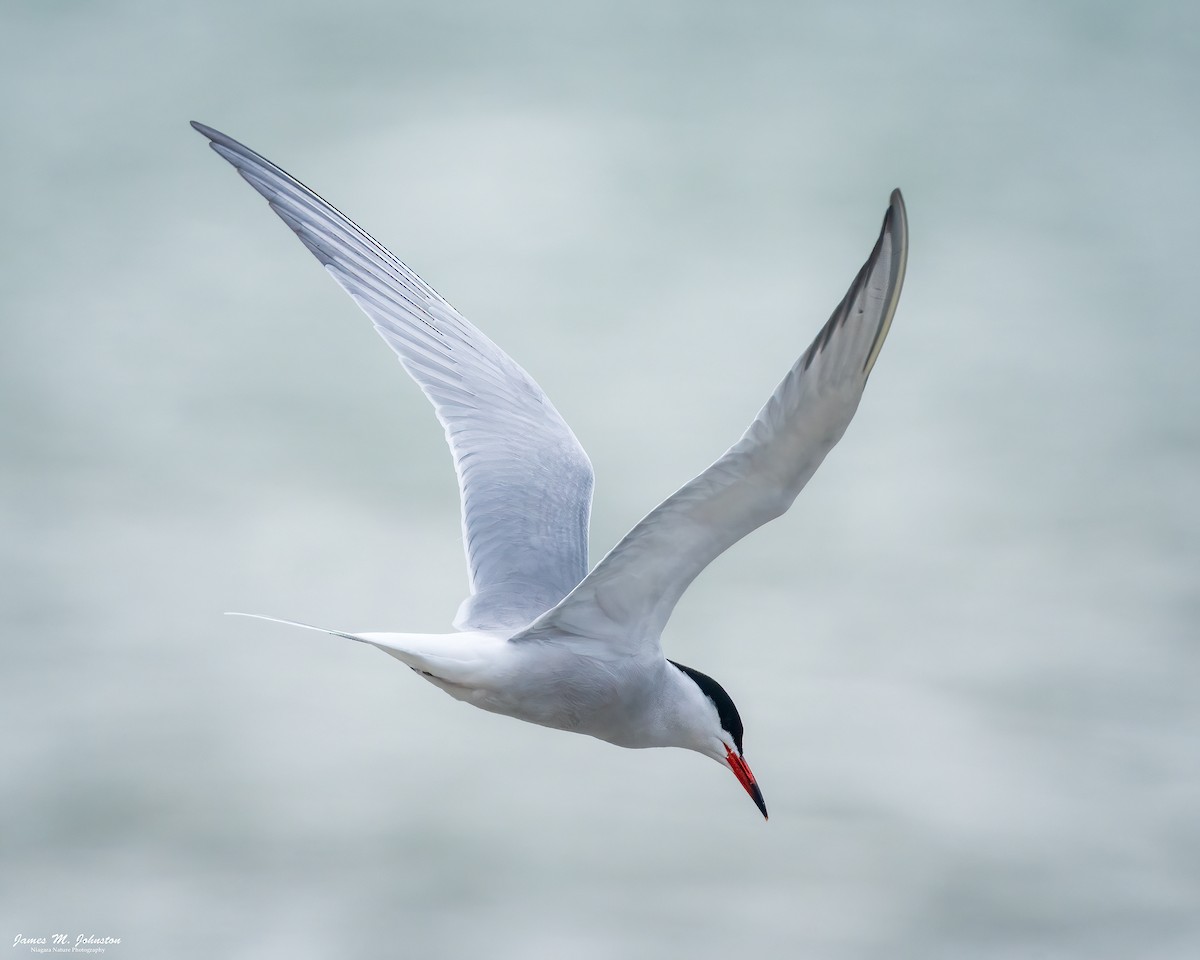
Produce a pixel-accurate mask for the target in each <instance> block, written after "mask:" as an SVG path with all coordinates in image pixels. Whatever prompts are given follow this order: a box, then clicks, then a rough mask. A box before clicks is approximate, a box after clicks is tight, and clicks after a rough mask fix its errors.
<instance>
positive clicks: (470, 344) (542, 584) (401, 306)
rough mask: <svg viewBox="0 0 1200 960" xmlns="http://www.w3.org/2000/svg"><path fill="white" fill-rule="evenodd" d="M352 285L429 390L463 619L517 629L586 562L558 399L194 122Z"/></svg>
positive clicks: (397, 270) (267, 169)
mask: <svg viewBox="0 0 1200 960" xmlns="http://www.w3.org/2000/svg"><path fill="white" fill-rule="evenodd" d="M192 126H193V127H195V128H196V130H198V131H199V132H200V133H202V134H203V135H204V136H205V137H207V138H208V139H209V141H210V146H211V147H212V148H213V149H214V150H215V151H216V152H217V153H219V154H220V155H221V156H222V157H224V158H225V159H226V160H228V161H229V162H230V163H231V164H233V166H234V167H236V168H237V171H238V173H240V174H241V175H242V177H243V178H244V179H245V180H246V182H248V183H249V184H250V186H252V187H254V189H255V190H257V191H258V192H259V193H261V194H262V195H263V196H264V197H266V199H267V201H268V202H269V203H270V205H271V209H272V210H274V211H275V212H276V213H277V214H278V215H279V217H280V219H282V220H283V221H284V222H285V223H286V224H287V225H288V226H289V227H291V228H292V230H293V231H295V233H296V236H298V237H299V238H300V240H301V242H302V243H303V244H304V245H305V246H306V247H308V249H309V250H310V251H312V253H313V255H314V256H316V258H317V259H318V260H320V261H321V263H322V264H324V266H325V269H326V270H328V271H329V273H330V275H331V276H332V277H333V279H334V280H336V281H337V282H338V283H339V284H340V285H341V286H342V288H343V289H344V290H345V291H346V292H347V293H349V294H350V296H352V297H353V298H354V301H355V302H356V303H357V304H358V305H359V306H360V307H362V309H363V311H364V312H365V313H366V314H367V316H368V317H370V318H371V321H372V322H373V323H374V324H375V329H376V330H378V331H379V334H380V336H382V337H383V339H384V340H386V341H387V343H388V345H389V346H390V347H391V348H392V349H393V350H395V351H396V353H397V355H398V356H399V358H400V362H401V363H402V364H403V365H404V369H405V370H407V371H408V372H409V374H410V375H411V376H412V378H413V379H414V380H416V382H417V383H418V384H419V385H420V387H421V389H422V390H423V391H424V392H425V395H426V396H427V397H428V398H429V399H430V400H431V401H432V402H433V407H434V411H435V412H436V414H437V418H438V420H439V421H440V422H441V424H442V426H443V427H445V429H446V440H447V442H448V443H449V444H450V451H451V453H452V454H453V456H454V469H455V471H456V472H457V474H458V483H459V490H460V492H461V494H462V525H463V539H464V541H465V545H466V552H467V571H468V575H469V578H470V587H471V595H470V596H469V597H468V598H467V599H466V600H465V601H464V602H463V604H462V606H461V607H460V608H459V611H458V616H457V618H456V619H455V626H456V627H458V628H459V629H467V628H471V629H478V630H493V629H506V628H507V629H512V628H514V627H520V626H524V625H525V624H528V623H529V622H530V621H531V620H532V619H533V618H534V617H536V616H537V615H538V614H540V613H542V612H543V611H545V610H547V609H549V608H550V607H552V606H553V605H554V604H556V603H558V601H560V600H561V599H562V598H563V597H564V596H566V594H567V592H568V591H569V590H571V588H572V587H574V586H575V585H576V584H577V583H579V581H580V580H581V579H582V578H583V576H584V575H585V574H586V573H587V563H588V559H587V558H588V551H587V537H588V517H589V514H590V512H591V504H592V483H593V480H592V465H591V463H590V462H589V461H588V458H587V455H586V454H585V453H584V452H583V448H582V447H580V445H579V441H578V440H576V439H575V435H574V434H573V433H572V432H571V429H570V428H569V427H568V426H567V424H566V422H565V421H564V420H563V418H562V417H561V416H559V414H558V411H557V410H555V409H554V405H553V404H551V403H550V400H549V399H548V398H547V397H546V395H545V394H544V393H543V392H542V390H541V388H540V387H538V385H537V384H536V383H534V381H533V378H532V377H530V376H529V374H527V373H526V372H525V371H524V370H522V369H521V368H520V367H519V366H518V365H517V364H516V363H515V362H514V361H513V360H512V359H511V358H510V357H509V356H508V355H507V354H506V353H505V352H504V351H503V350H501V349H500V348H499V347H497V346H496V345H495V344H494V343H492V342H491V341H490V340H489V339H488V338H487V337H485V336H484V335H483V334H482V333H480V332H479V331H478V330H476V329H475V327H473V326H472V325H471V324H470V323H468V322H467V321H466V320H465V319H463V317H461V316H460V315H459V313H458V312H457V311H456V310H455V309H454V308H453V307H452V306H450V304H448V303H447V302H446V301H445V300H443V299H442V298H441V297H440V296H438V294H437V293H436V292H435V291H434V290H433V288H432V287H430V286H429V285H428V284H426V283H425V282H424V281H423V280H421V278H420V277H418V276H417V275H416V274H415V273H413V272H412V270H410V269H409V268H408V267H406V266H405V265H404V264H403V263H401V262H400V261H399V260H398V259H396V257H394V256H393V255H392V254H391V253H389V252H388V251H387V250H386V249H385V248H384V247H383V246H382V245H381V244H379V243H377V242H376V241H375V240H374V239H372V238H371V237H370V236H369V235H368V234H367V233H366V232H364V231H363V230H362V229H361V228H360V227H358V226H357V225H356V224H355V223H354V222H353V221H351V220H350V219H349V218H348V217H346V216H344V215H342V214H341V213H340V212H338V211H337V210H336V209H334V208H333V207H332V206H330V205H329V204H328V203H326V202H325V201H324V200H322V199H321V198H320V197H319V196H317V195H316V194H315V193H313V191H311V190H310V189H308V187H306V186H304V184H302V183H301V182H300V181H299V180H296V179H295V178H294V177H292V176H290V175H289V174H288V173H286V172H285V171H283V170H281V169H280V168H279V167H277V166H275V164H273V163H271V161H269V160H267V159H265V158H264V157H261V156H259V155H258V154H257V153H255V152H254V151H253V150H251V149H250V148H249V147H246V146H243V145H242V144H240V143H238V142H237V141H236V140H234V139H232V138H231V137H227V136H225V134H223V133H220V132H218V131H216V130H213V129H212V128H211V127H206V126H204V125H203V124H199V123H193V124H192Z"/></svg>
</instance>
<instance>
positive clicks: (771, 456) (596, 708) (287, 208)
mask: <svg viewBox="0 0 1200 960" xmlns="http://www.w3.org/2000/svg"><path fill="white" fill-rule="evenodd" d="M192 126H193V127H195V129H196V130H198V131H199V132H200V133H201V134H203V135H204V136H205V137H207V138H208V140H209V141H210V144H209V145H210V146H211V147H212V148H213V149H214V150H215V151H216V152H217V153H219V154H220V155H221V156H222V157H224V158H225V159H226V160H228V161H229V162H230V163H231V164H233V166H234V167H236V168H237V171H238V173H240V174H241V175H242V177H243V178H244V179H245V180H246V181H247V182H248V183H249V184H250V185H251V186H252V187H254V189H255V190H257V191H258V192H259V193H260V194H262V195H263V196H264V197H265V198H266V199H267V201H268V202H269V203H270V205H271V209H272V210H274V211H275V212H276V213H277V214H278V215H279V216H280V218H281V219H282V220H283V221H284V222H285V223H286V224H287V225H288V226H289V227H291V228H292V230H293V231H295V233H296V235H297V236H298V237H299V238H300V240H301V242H302V243H303V244H304V245H305V246H306V247H308V249H309V250H310V251H312V253H313V254H314V255H315V256H316V257H317V259H318V260H320V261H321V263H322V264H323V265H324V266H325V269H326V270H328V271H329V273H330V274H331V275H332V277H333V279H334V280H336V281H337V282H338V283H339V284H340V285H341V287H342V288H343V289H344V290H345V291H346V292H347V293H349V294H350V296H351V297H353V298H354V300H355V302H356V303H357V304H358V305H359V306H360V307H361V308H362V309H363V311H364V312H365V313H366V314H367V316H368V317H370V318H371V321H372V322H373V323H374V325H375V329H376V330H377V331H378V332H379V334H380V336H382V337H383V339H384V340H385V341H386V342H387V343H388V345H389V346H390V347H391V348H392V349H393V350H395V351H396V354H397V355H398V356H399V359H400V362H401V364H403V366H404V368H405V370H407V371H408V373H409V374H410V375H411V376H412V378H413V379H414V380H415V381H416V382H417V383H418V384H419V385H420V387H421V389H422V390H423V391H424V393H425V395H426V396H427V397H428V398H429V399H430V400H431V401H432V403H433V407H434V411H435V413H436V414H437V417H438V420H439V421H440V422H441V424H442V426H443V427H445V430H446V439H447V441H448V443H449V445H450V451H451V453H452V454H453V457H454V468H455V471H456V473H457V475H458V483H459V490H460V493H461V496H462V529H463V540H464V543H465V546H466V554H467V573H468V577H469V583H470V594H469V596H468V597H467V598H466V600H464V601H463V603H462V605H461V606H460V607H459V610H458V615H457V617H456V618H455V620H454V624H453V625H454V627H455V629H456V630H457V632H456V633H451V634H414V633H346V632H341V631H337V630H324V631H323V632H325V633H329V634H333V635H334V636H339V637H345V638H346V639H349V640H358V641H361V642H364V643H369V644H372V645H374V646H376V647H378V648H379V649H381V650H383V651H384V652H385V653H388V654H390V655H391V656H393V657H395V658H396V659H397V660H399V661H401V662H402V663H405V664H407V665H408V666H409V667H411V668H412V669H413V670H415V671H416V672H417V673H419V674H420V675H421V676H423V677H424V678H425V679H426V680H428V681H429V682H430V683H432V684H434V685H435V686H437V687H440V688H441V689H442V690H445V691H446V692H447V693H448V694H450V696H452V697H454V698H455V699H457V700H463V701H465V702H466V703H470V704H474V705H475V706H477V707H480V708H481V709H484V710H489V711H492V712H493V713H500V714H504V715H506V716H510V717H516V718H517V719H519V720H526V721H528V722H530V723H537V724H541V725H543V726H547V727H554V728H556V729H559V730H569V731H573V732H575V733H583V734H588V735H589V736H593V737H598V738H599V739H601V740H606V741H608V742H609V743H614V744H616V745H618V746H621V747H682V748H684V749H687V750H695V751H697V752H698V753H702V754H704V755H705V756H708V757H711V758H712V759H714V760H716V761H717V762H718V763H720V764H722V765H724V766H725V767H727V768H728V769H730V770H732V771H733V773H734V775H735V776H736V777H737V779H738V782H739V783H741V785H742V786H743V787H744V788H745V789H746V791H747V792H748V793H749V794H750V796H751V797H752V798H753V799H754V802H755V803H756V804H757V805H758V808H759V810H761V811H762V814H763V816H764V817H766V816H767V807H766V804H765V803H764V801H763V796H762V791H761V790H760V789H759V787H758V783H757V782H756V780H755V778H754V774H753V773H751V771H750V767H749V766H748V765H747V763H746V759H745V756H744V754H743V751H742V721H741V718H740V717H739V716H738V711H737V707H735V706H734V704H733V700H731V699H730V697H729V694H727V693H726V692H725V690H724V689H723V688H722V687H721V685H720V684H719V683H717V682H716V681H715V680H713V679H712V678H711V677H708V676H706V675H705V674H703V673H700V672H699V671H698V670H693V669H692V668H691V667H685V666H683V665H682V664H679V663H676V662H675V661H673V660H667V659H666V658H665V657H664V655H663V650H662V645H661V642H660V637H661V635H662V631H663V628H664V627H665V626H666V623H667V619H668V618H669V617H670V616H671V611H672V610H673V609H674V607H675V604H676V603H677V602H678V601H679V598H680V596H682V594H683V592H684V590H686V589H687V587H688V585H689V584H690V583H691V582H692V580H694V579H695V577H696V576H697V574H699V573H700V571H701V570H703V569H704V568H705V567H706V566H708V564H709V563H711V562H712V561H713V560H714V559H715V558H716V557H717V556H719V555H720V554H721V553H722V552H724V551H725V550H726V549H727V548H728V547H730V546H731V545H732V544H734V543H736V542H737V541H738V540H740V539H741V538H742V537H744V536H746V534H748V533H750V531H752V530H754V529H756V528H757V527H759V526H761V525H762V524H764V523H766V522H767V521H768V520H773V519H775V518H776V517H778V516H780V515H782V514H783V513H784V512H785V511H786V510H787V509H788V507H790V506H791V504H792V501H793V500H795V498H796V495H797V494H798V493H799V492H800V490H801V488H803V486H804V485H805V483H807V482H808V479H809V477H811V476H812V475H813V472H814V471H815V470H816V469H817V467H818V466H819V465H820V463H821V461H822V460H823V459H824V458H825V455H826V454H827V453H829V451H830V450H831V449H832V448H833V446H834V445H835V444H836V443H837V442H838V440H839V439H841V436H842V434H843V433H844V432H845V430H846V427H847V426H848V425H849V423H850V420H851V418H852V417H853V416H854V412H855V410H856V409H857V408H858V403H859V399H860V398H861V397H862V393H863V388H864V387H865V386H866V382H867V377H868V375H869V374H870V372H871V368H872V367H873V366H874V364H875V360H876V358H877V357H878V356H879V351H880V348H881V347H882V346H883V341H884V338H885V337H886V336H887V333H888V328H889V326H890V325H891V322H892V316H893V314H894V313H895V310H896V303H897V301H898V299H899V297H900V287H901V284H902V283H903V280H904V268H905V262H906V260H907V255H908V225H907V220H906V217H905V210H904V201H903V199H902V198H901V196H900V191H899V190H895V191H893V192H892V195H891V201H890V203H889V206H888V210H887V213H886V214H885V216H884V218H883V228H882V230H881V231H880V234H879V239H878V241H877V242H876V243H875V247H874V249H873V250H872V251H871V255H870V257H869V258H868V259H867V262H866V263H865V264H864V265H863V267H862V269H861V270H859V272H858V275H857V276H856V277H855V278H854V282H853V283H852V284H851V285H850V290H849V292H847V294H846V296H845V298H844V299H843V300H842V302H841V303H840V304H839V305H838V307H837V309H836V310H834V312H833V316H831V317H830V319H829V321H828V322H827V323H826V324H825V326H824V327H823V328H822V329H821V331H820V333H819V334H818V335H817V338H816V340H814V341H813V343H812V345H811V346H810V347H809V348H808V349H807V350H806V351H805V352H804V354H803V356H801V357H800V359H799V360H797V361H796V363H795V365H794V366H793V367H792V368H791V369H790V370H789V371H788V372H787V375H786V376H785V377H784V378H783V381H782V382H781V383H780V384H779V386H778V387H777V388H776V390H775V392H774V393H773V394H772V395H771V398H770V399H769V400H768V401H767V403H766V405H765V406H764V407H763V408H762V410H761V411H760V412H759V414H758V416H757V417H755V418H754V420H753V422H752V423H751V424H750V426H749V428H748V429H747V430H746V432H745V434H743V436H742V438H741V439H740V440H738V442H737V443H735V444H734V445H733V446H732V447H730V448H729V450H728V451H727V452H726V453H725V454H724V455H723V456H722V457H721V458H720V459H718V460H717V461H716V462H715V463H714V464H713V465H712V466H710V467H709V468H708V469H707V470H705V471H704V472H703V473H701V474H700V475H699V476H698V477H696V478H695V479H694V480H692V481H691V482H690V483H687V484H685V485H684V486H683V487H682V488H680V489H679V490H678V491H677V492H676V493H674V494H672V495H671V496H670V497H668V498H667V499H666V500H664V501H663V502H662V503H661V504H659V505H658V506H657V507H655V509H654V510H652V511H651V512H650V513H649V514H647V515H646V517H645V518H644V519H643V520H642V521H641V522H640V523H638V524H637V526H635V527H634V528H633V529H632V530H630V531H629V533H628V534H626V535H625V538H624V539H623V540H622V541H621V542H620V543H618V544H617V545H616V546H615V547H614V548H613V549H612V550H611V551H609V553H608V555H607V556H605V557H604V559H603V560H601V561H600V562H599V563H598V564H597V565H596V567H595V568H594V569H593V570H592V571H591V572H590V573H589V572H588V517H589V514H590V512H591V501H592V482H593V478H592V465H591V463H590V462H589V460H588V458H587V455H586V454H585V453H584V451H583V448H582V447H581V446H580V445H579V441H578V440H576V439H575V435H574V434H573V433H572V432H571V429H570V427H568V426H567V424H566V423H565V421H564V420H563V418H562V417H561V416H560V415H559V413H558V411H557V410H555V409H554V406H553V404H551V402H550V400H549V399H548V398H547V397H546V395H545V394H544V393H543V392H542V390H541V389H540V388H539V387H538V385H537V384H536V383H534V381H533V378H532V377H530V376H529V374H527V373H526V372H525V371H524V370H522V369H521V368H520V367H519V366H518V365H517V364H516V363H515V362H514V361H513V360H512V359H511V358H509V356H508V355H507V354H506V353H504V351H503V350H501V349H500V348H499V347H497V346H496V345H495V344H494V343H492V342H491V341H490V340H489V339H488V338H487V337H485V336H484V335H483V334H482V333H480V332H479V331H478V330H477V329H476V328H475V327H474V326H472V325H471V324H470V323H468V322H467V321H466V320H465V319H464V318H463V317H462V316H461V315H460V314H459V313H458V311H456V310H455V309H454V308H453V307H452V306H450V304H449V303H447V302H446V301H445V300H443V299H442V298H441V297H440V296H439V295H438V294H437V293H436V292H435V291H434V290H433V289H432V288H431V287H430V286H429V285H428V284H426V283H425V282H424V281H423V280H421V278H420V277H418V276H417V275H416V274H415V273H413V271H412V270H410V269H409V268H408V267H406V266H405V265H404V264H403V263H401V262H400V261H399V260H398V259H396V257H394V256H393V255H392V254H391V253H389V252H388V251H387V250H386V249H385V248H384V247H383V246H382V245H381V244H379V243H378V242H377V241H375V240H374V239H373V238H372V237H370V236H368V235H367V234H366V233H365V232H364V231H363V230H362V229H360V228H359V227H358V226H357V225H356V224H355V223H354V222H352V221H351V220H350V219H349V218H347V217H345V216H343V215H342V214H341V213H340V212H338V211H337V210H336V209H334V208H333V207H332V206H330V205H329V204H328V203H326V202H325V201H324V200H322V199H321V198H320V197H319V196H317V194H315V193H314V192H313V191H311V190H309V189H308V188H307V187H306V186H304V184H302V183H300V181H298V180H296V179H295V178H294V177H292V176H290V175H289V174H287V173H286V172H284V171H283V170H282V169H280V168H279V167H277V166H275V164H273V163H271V162H270V161H269V160H267V159H265V158H264V157H262V156H260V155H259V154H257V153H255V152H254V151H253V150H251V149H249V148H248V147H245V146H243V145H242V144H240V143H238V142H237V141H236V140H233V139H232V138H230V137H227V136H225V134H223V133H219V132H218V131H216V130H213V129H212V128H211V127H206V126H204V125H202V124H199V123H193V124H192ZM251 616H254V615H251ZM261 619H267V620H275V619H276V618H272V617H263V618H261ZM277 622H281V623H288V624H291V625H293V626H299V627H305V628H308V629H313V630H320V629H322V628H320V627H313V626H310V625H309V624H303V623H296V622H295V621H290V620H280V621H277Z"/></svg>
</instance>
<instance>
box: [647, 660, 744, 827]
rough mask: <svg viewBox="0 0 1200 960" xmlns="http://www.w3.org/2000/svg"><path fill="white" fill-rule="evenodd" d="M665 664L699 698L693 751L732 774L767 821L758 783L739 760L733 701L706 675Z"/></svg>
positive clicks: (739, 732) (738, 727)
mask: <svg viewBox="0 0 1200 960" xmlns="http://www.w3.org/2000/svg"><path fill="white" fill-rule="evenodd" d="M667 662H668V663H670V664H671V665H672V666H673V667H675V668H676V669H677V670H679V672H680V673H682V674H683V675H684V676H685V677H686V678H687V679H688V680H690V681H691V682H692V683H693V684H695V686H696V688H697V689H698V690H699V691H700V694H701V698H700V699H699V700H697V701H696V702H697V703H698V704H699V707H700V710H701V712H702V714H703V717H702V718H701V719H700V725H701V726H700V729H698V730H696V731H695V732H696V733H697V734H698V737H697V742H696V743H695V744H694V745H693V747H692V749H694V750H697V751H698V752H700V753H703V754H705V755H706V756H709V757H712V758H713V759H714V760H716V761H717V762H718V763H720V764H722V765H723V766H726V767H728V768H729V769H730V770H732V771H733V775H734V776H735V777H737V779H738V783H740V784H741V785H742V786H743V787H745V788H746V792H747V793H748V794H750V797H751V799H753V800H754V803H755V804H756V805H757V806H758V809H759V810H761V811H762V815H763V818H764V819H766V816H767V804H766V802H765V801H764V800H763V795H762V791H761V790H759V789H758V782H757V781H756V780H755V779H754V774H753V773H751V771H750V766H749V764H747V763H746V760H745V758H744V757H743V756H742V718H741V717H740V716H739V715H738V710H737V707H735V706H734V704H733V700H732V699H731V698H730V696H729V694H727V693H726V692H725V688H724V687H722V686H721V685H720V684H719V683H717V681H716V680H714V679H713V678H712V677H710V676H708V675H707V674H703V673H701V672H700V671H699V670H693V669H692V668H691V667H685V666H684V665H683V664H682V663H676V662H675V661H674V660H668V661H667ZM693 699H694V698H693Z"/></svg>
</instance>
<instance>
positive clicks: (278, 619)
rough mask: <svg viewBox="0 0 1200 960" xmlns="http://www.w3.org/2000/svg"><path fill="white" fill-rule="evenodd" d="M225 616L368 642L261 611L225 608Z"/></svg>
mask: <svg viewBox="0 0 1200 960" xmlns="http://www.w3.org/2000/svg"><path fill="white" fill-rule="evenodd" d="M225 616H227V617H252V618H253V619H255V620H266V621H268V622H269V623H286V624H287V625H288V626H289V627H303V628H304V629H305V630H316V631H317V632H318V633H328V634H329V635H330V636H333V637H345V638H346V639H347V640H357V641H358V642H359V643H370V642H371V641H370V640H368V639H367V638H366V637H357V636H355V635H354V634H353V633H342V632H341V631H340V630H326V629H325V628H324V627H315V626H313V625H312V624H311V623H301V622H300V621H298V620H284V619H282V618H281V617H264V616H263V615H262V614H261V613H238V612H237V611H236V610H226V611H225Z"/></svg>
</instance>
